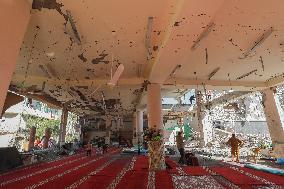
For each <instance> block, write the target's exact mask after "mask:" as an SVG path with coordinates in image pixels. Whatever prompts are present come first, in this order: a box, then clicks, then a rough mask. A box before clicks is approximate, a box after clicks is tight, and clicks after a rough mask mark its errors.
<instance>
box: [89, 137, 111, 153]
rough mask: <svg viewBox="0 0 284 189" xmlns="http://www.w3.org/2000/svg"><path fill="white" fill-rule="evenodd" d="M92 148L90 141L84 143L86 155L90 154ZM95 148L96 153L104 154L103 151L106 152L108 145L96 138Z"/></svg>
mask: <svg viewBox="0 0 284 189" xmlns="http://www.w3.org/2000/svg"><path fill="white" fill-rule="evenodd" d="M92 149H93V145H92V142H91V141H90V140H89V141H88V143H87V144H86V145H85V150H86V155H87V156H91V155H92ZM96 150H97V151H96V153H98V154H105V153H107V150H108V145H107V144H106V143H105V142H103V141H102V140H98V142H97V148H96Z"/></svg>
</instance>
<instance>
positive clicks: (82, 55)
mask: <svg viewBox="0 0 284 189" xmlns="http://www.w3.org/2000/svg"><path fill="white" fill-rule="evenodd" d="M78 58H80V59H81V60H82V61H83V62H87V61H88V59H87V58H86V57H84V54H83V53H82V54H79V55H78Z"/></svg>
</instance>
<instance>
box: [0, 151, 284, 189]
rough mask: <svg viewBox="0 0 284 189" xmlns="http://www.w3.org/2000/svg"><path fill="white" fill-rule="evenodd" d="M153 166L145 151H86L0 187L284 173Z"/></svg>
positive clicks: (274, 181)
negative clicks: (150, 167)
mask: <svg viewBox="0 0 284 189" xmlns="http://www.w3.org/2000/svg"><path fill="white" fill-rule="evenodd" d="M166 162H167V165H168V169H167V170H164V171H157V172H152V171H149V170H148V159H147V157H145V156H131V155H121V154H120V150H119V149H112V150H110V151H109V152H108V153H107V154H105V155H101V156H96V155H93V156H92V157H86V156H85V154H84V153H81V154H77V155H73V156H69V157H66V158H62V159H59V160H55V161H51V162H46V163H42V164H37V165H33V166H28V167H25V168H21V169H17V170H13V171H10V172H7V173H5V174H2V175H0V188H11V189H18V188H19V189H20V188H26V189H33V188H52V189H53V188H55V189H61V188H68V189H74V188H81V189H83V188H84V189H88V188H93V189H105V188H108V189H131V188H134V189H147V188H148V189H155V188H157V189H158V188H161V189H187V188H192V189H198V188H204V189H219V188H220V189H223V188H226V189H229V188H233V189H235V188H245V189H246V188H252V189H256V188H258V189H260V188H284V177H282V176H278V175H272V174H269V173H264V172H261V171H256V170H251V169H248V168H241V167H237V166H223V167H221V166H209V167H208V166H206V167H205V166H198V167H179V166H178V165H177V164H176V163H175V162H174V161H173V160H171V159H170V158H167V160H166Z"/></svg>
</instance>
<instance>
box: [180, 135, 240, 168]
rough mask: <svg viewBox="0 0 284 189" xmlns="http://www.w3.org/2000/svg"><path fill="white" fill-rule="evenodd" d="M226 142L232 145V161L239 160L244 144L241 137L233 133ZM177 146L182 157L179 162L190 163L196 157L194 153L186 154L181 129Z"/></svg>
mask: <svg viewBox="0 0 284 189" xmlns="http://www.w3.org/2000/svg"><path fill="white" fill-rule="evenodd" d="M226 144H227V145H229V146H230V147H231V155H232V161H236V162H239V153H240V151H239V149H240V147H241V145H242V144H243V142H242V141H241V140H240V139H238V138H237V137H236V135H235V134H232V136H231V138H230V139H229V140H228V141H227V142H226ZM176 146H177V149H178V151H179V153H180V158H179V161H178V163H179V164H189V163H188V162H190V161H191V162H192V161H194V160H195V159H196V157H194V154H193V153H188V154H185V150H184V139H183V136H182V132H181V131H180V132H178V133H177V136H176ZM192 164H194V163H192ZM195 164H196V163H195Z"/></svg>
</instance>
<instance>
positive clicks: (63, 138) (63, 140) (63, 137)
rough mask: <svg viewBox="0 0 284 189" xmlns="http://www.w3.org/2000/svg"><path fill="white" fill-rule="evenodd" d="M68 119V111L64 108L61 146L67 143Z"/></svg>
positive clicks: (60, 138)
mask: <svg viewBox="0 0 284 189" xmlns="http://www.w3.org/2000/svg"><path fill="white" fill-rule="evenodd" d="M67 119H68V110H67V109H66V108H65V107H64V108H63V109H62V114H61V123H60V135H59V144H62V143H64V142H65V136H66V126H67Z"/></svg>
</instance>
